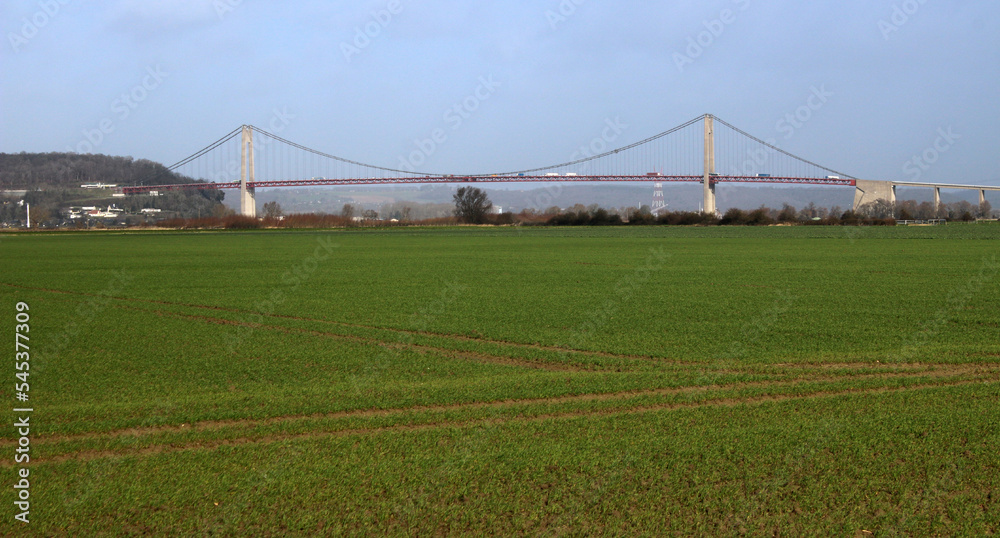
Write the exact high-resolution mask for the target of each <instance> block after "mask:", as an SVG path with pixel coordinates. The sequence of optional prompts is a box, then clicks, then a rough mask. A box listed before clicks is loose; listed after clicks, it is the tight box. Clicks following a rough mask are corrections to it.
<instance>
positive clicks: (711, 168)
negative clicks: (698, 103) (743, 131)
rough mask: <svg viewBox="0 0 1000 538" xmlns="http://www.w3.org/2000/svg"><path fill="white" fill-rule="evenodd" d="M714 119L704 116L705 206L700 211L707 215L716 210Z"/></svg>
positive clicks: (713, 213) (707, 115)
mask: <svg viewBox="0 0 1000 538" xmlns="http://www.w3.org/2000/svg"><path fill="white" fill-rule="evenodd" d="M714 175H715V117H714V116H712V115H711V114H705V174H704V177H703V178H702V182H703V184H704V190H705V192H704V196H705V204H704V206H703V209H702V211H703V212H704V213H705V214H707V215H715V214H716V213H718V209H717V208H716V205H715V181H714V179H713V177H712V176H714Z"/></svg>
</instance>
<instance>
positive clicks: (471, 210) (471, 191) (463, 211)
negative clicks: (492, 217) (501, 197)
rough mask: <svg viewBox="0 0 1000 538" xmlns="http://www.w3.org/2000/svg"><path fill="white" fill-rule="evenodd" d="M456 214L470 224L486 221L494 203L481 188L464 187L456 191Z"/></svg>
mask: <svg viewBox="0 0 1000 538" xmlns="http://www.w3.org/2000/svg"><path fill="white" fill-rule="evenodd" d="M454 200H455V216H456V217H458V218H459V219H460V220H461V221H462V222H465V223H468V224H482V223H484V222H486V215H487V214H488V213H489V211H490V209H492V208H493V203H492V202H490V199H489V197H487V196H486V193H485V192H483V191H482V190H481V189H478V188H476V187H462V188H460V189H458V192H456V193H455V196H454Z"/></svg>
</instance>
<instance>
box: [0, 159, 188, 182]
mask: <svg viewBox="0 0 1000 538" xmlns="http://www.w3.org/2000/svg"><path fill="white" fill-rule="evenodd" d="M193 181H194V179H192V178H189V177H187V176H182V175H180V174H175V173H173V172H171V171H169V170H167V167H165V166H163V165H162V164H160V163H157V162H153V161H150V160H147V159H133V158H132V157H113V156H110V155H94V154H89V153H84V154H81V153H24V152H22V153H0V190H36V189H53V188H63V189H73V188H80V185H82V184H85V183H105V184H113V185H136V184H146V185H149V184H169V183H191V182H193Z"/></svg>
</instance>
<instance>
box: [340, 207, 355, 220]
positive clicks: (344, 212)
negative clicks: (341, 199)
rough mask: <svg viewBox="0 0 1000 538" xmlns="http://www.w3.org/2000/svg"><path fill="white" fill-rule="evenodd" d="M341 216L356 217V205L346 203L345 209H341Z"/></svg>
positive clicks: (349, 218) (346, 217)
mask: <svg viewBox="0 0 1000 538" xmlns="http://www.w3.org/2000/svg"><path fill="white" fill-rule="evenodd" d="M340 216H341V217H344V218H345V219H347V220H351V219H352V218H354V206H352V205H351V204H344V207H343V209H341V210H340Z"/></svg>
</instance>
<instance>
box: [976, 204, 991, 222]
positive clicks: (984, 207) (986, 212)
mask: <svg viewBox="0 0 1000 538" xmlns="http://www.w3.org/2000/svg"><path fill="white" fill-rule="evenodd" d="M992 213H993V206H992V205H990V202H989V201H988V200H983V201H982V203H980V204H979V218H981V219H988V218H990V215H991V214H992Z"/></svg>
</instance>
